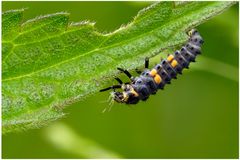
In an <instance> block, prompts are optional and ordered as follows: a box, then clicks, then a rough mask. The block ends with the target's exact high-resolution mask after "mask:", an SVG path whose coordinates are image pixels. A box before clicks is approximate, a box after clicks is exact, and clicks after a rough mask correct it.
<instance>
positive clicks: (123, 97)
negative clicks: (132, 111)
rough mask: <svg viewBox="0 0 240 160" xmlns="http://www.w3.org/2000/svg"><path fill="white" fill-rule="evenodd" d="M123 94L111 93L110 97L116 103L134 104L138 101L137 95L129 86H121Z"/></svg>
mask: <svg viewBox="0 0 240 160" xmlns="http://www.w3.org/2000/svg"><path fill="white" fill-rule="evenodd" d="M122 90H123V92H116V91H114V92H112V93H111V97H112V99H113V100H114V101H116V102H118V103H126V104H136V103H137V102H138V101H139V98H138V93H136V92H135V90H134V89H133V87H132V86H131V85H128V84H127V85H123V86H122Z"/></svg>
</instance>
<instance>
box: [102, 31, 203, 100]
mask: <svg viewBox="0 0 240 160" xmlns="http://www.w3.org/2000/svg"><path fill="white" fill-rule="evenodd" d="M188 36H189V39H188V42H187V43H186V44H185V45H184V46H182V47H181V49H180V50H177V51H175V52H174V54H170V55H168V57H167V59H162V60H161V62H160V63H159V64H157V65H156V66H155V67H154V68H153V69H151V70H150V69H148V65H149V59H148V58H146V59H145V69H144V71H142V72H141V74H140V75H139V76H137V77H133V76H132V75H131V74H130V73H129V72H128V71H127V70H124V69H121V68H118V70H120V71H121V72H124V73H125V74H126V75H127V76H128V77H129V78H130V80H131V81H130V82H127V83H123V82H122V81H121V80H120V79H119V78H115V79H116V80H117V81H118V83H119V85H114V86H111V87H108V88H105V89H102V90H100V92H103V91H106V90H109V89H113V92H111V97H112V99H113V100H114V101H116V102H118V103H126V104H136V103H138V102H139V101H140V100H142V101H146V100H147V99H148V98H149V96H150V95H151V94H156V92H157V91H158V89H164V86H165V85H166V84H170V83H171V80H172V79H177V74H182V70H183V69H184V68H189V65H190V63H191V62H195V59H196V57H197V55H199V54H201V46H202V44H203V43H204V41H203V39H202V37H201V36H200V34H199V32H198V31H197V30H195V29H192V30H191V31H189V32H188ZM116 89H120V90H121V91H116Z"/></svg>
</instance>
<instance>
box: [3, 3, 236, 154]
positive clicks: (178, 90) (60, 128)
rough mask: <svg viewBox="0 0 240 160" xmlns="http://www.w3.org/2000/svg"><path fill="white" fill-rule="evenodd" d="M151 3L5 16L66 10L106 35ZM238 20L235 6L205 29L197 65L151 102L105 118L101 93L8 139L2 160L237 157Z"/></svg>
mask: <svg viewBox="0 0 240 160" xmlns="http://www.w3.org/2000/svg"><path fill="white" fill-rule="evenodd" d="M150 4H151V3H150V2H2V10H3V11H6V10H9V9H17V8H28V9H27V10H26V12H25V14H24V21H25V20H27V19H30V18H34V17H35V16H38V15H43V14H48V13H54V12H59V11H67V12H69V13H71V15H70V21H75V22H76V21H81V20H91V21H95V22H97V23H96V27H97V28H98V30H100V31H102V32H109V31H113V30H115V29H117V28H119V27H120V26H121V24H126V23H128V22H129V21H131V20H132V19H133V17H134V16H135V15H136V14H137V12H138V11H139V10H140V9H142V8H144V7H146V6H148V5H150ZM238 15H239V8H238V4H236V5H234V6H233V7H231V8H230V9H229V10H227V11H226V12H224V13H223V14H221V15H219V16H217V17H215V18H213V19H211V20H209V21H207V22H206V23H204V24H202V25H200V26H199V27H198V30H199V31H200V33H201V35H202V36H203V37H204V40H205V44H204V46H203V54H202V55H201V56H199V57H198V59H197V63H195V64H193V65H191V66H190V68H191V69H190V70H187V71H184V74H183V76H179V77H178V79H177V80H173V81H172V84H171V85H168V86H166V88H165V90H164V91H159V92H158V93H157V94H156V95H155V96H151V98H149V100H148V101H147V102H142V103H139V104H137V105H135V106H132V107H129V106H126V105H121V104H115V105H114V106H113V108H112V110H111V111H110V112H106V113H102V110H103V109H104V108H105V107H106V106H107V105H108V104H107V102H103V101H105V100H107V98H108V96H109V93H108V92H106V93H96V94H95V95H94V96H91V97H88V98H86V99H85V100H84V101H82V102H79V103H76V104H73V105H72V106H69V107H67V108H66V109H65V112H66V113H68V114H67V116H66V117H65V118H63V119H61V120H58V121H57V122H54V123H52V124H51V125H50V126H47V127H43V128H40V129H35V130H28V131H24V132H21V133H11V134H7V135H3V136H2V155H3V158H100V157H112V158H114V157H123V158H238V105H239V104H238V96H239V95H238V60H239V57H238V53H239V52H238V44H239V41H238V35H239V33H238V28H239V26H238V23H239V21H238V20H239V17H238ZM160 55H161V54H160ZM143 63H144V62H143ZM123 77H124V76H123ZM112 84H113V82H109V85H112Z"/></svg>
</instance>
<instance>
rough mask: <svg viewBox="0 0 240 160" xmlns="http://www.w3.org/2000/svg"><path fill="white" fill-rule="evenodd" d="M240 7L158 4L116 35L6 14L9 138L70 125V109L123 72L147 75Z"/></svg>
mask: <svg viewBox="0 0 240 160" xmlns="http://www.w3.org/2000/svg"><path fill="white" fill-rule="evenodd" d="M234 3H235V2H187V3H176V4H175V3H174V2H160V3H155V4H153V5H151V6H150V7H148V8H146V9H144V10H142V11H140V12H139V13H138V15H137V16H136V17H135V18H134V20H133V21H132V22H131V23H129V24H128V25H126V26H123V27H121V28H119V29H118V30H116V31H114V32H112V33H108V34H103V33H99V32H98V31H97V30H96V29H95V28H94V23H90V22H88V21H86V22H80V23H69V14H68V13H63V12H62V13H55V14H50V15H45V16H40V17H37V18H35V19H31V20H28V21H26V22H22V16H23V12H24V10H23V9H21V10H10V11H7V12H5V13H3V14H2V29H3V32H2V68H3V70H2V97H3V101H2V120H3V121H2V125H3V133H6V132H11V131H16V130H22V129H28V128H36V127H39V126H42V125H44V124H46V123H48V122H50V121H53V120H55V119H57V118H59V117H62V116H63V115H64V113H62V108H63V107H64V106H66V105H69V104H71V103H74V102H76V101H79V100H81V99H82V98H84V97H86V96H87V95H90V94H93V93H96V92H98V90H99V89H100V88H102V87H103V86H104V84H106V82H107V81H108V80H109V79H112V76H113V75H116V74H117V71H116V69H115V68H116V67H122V68H128V69H133V68H136V67H139V66H141V65H142V64H143V59H144V58H145V57H146V56H149V57H152V56H154V55H157V54H158V53H159V52H160V51H161V50H163V49H166V48H169V47H172V46H177V45H180V44H183V43H184V42H185V41H186V40H187V35H186V33H185V32H186V31H187V30H189V29H191V28H193V27H196V26H197V25H199V24H200V23H203V22H205V21H206V20H208V19H209V18H211V17H213V16H215V15H217V14H219V13H221V12H223V11H224V10H225V9H227V8H228V7H230V6H231V5H233V4H234ZM203 36H207V35H203Z"/></svg>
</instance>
